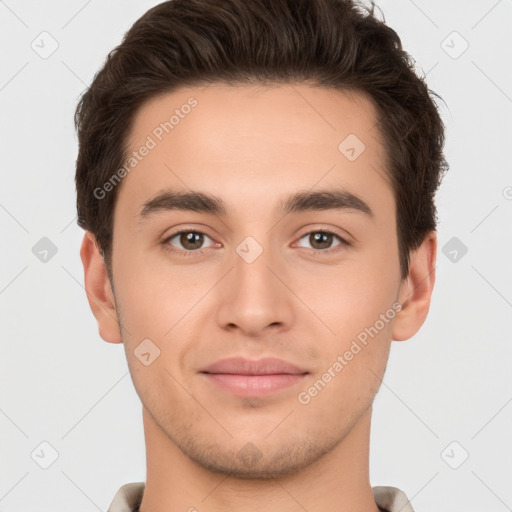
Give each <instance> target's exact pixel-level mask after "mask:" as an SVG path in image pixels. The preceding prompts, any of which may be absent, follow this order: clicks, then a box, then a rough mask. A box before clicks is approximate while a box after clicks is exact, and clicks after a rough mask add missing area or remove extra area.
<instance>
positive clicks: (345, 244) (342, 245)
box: [162, 229, 351, 256]
mask: <svg viewBox="0 0 512 512" xmlns="http://www.w3.org/2000/svg"><path fill="white" fill-rule="evenodd" d="M182 233H197V234H201V235H205V236H207V237H208V238H210V239H211V237H210V236H208V235H207V234H206V233H205V232H204V231H199V230H195V229H182V230H180V231H176V232H175V233H173V234H172V235H170V236H168V237H167V238H166V239H165V240H164V241H163V242H162V245H163V249H164V250H165V251H167V252H171V253H174V254H180V255H182V256H194V255H198V254H204V252H205V251H206V250H207V249H208V248H206V249H196V250H192V251H187V250H186V249H176V248H174V247H172V246H171V245H170V244H169V241H170V240H172V239H173V238H175V237H177V236H178V235H181V234H182ZM313 233H322V234H329V235H333V236H334V237H336V238H337V239H338V240H339V241H340V244H339V245H336V246H334V247H331V248H329V249H311V250H312V251H314V254H315V255H319V253H321V254H331V253H333V252H338V251H339V250H341V249H343V248H346V247H349V246H350V245H351V244H350V243H349V242H347V241H346V240H345V239H344V238H342V237H341V236H340V235H338V233H336V232H334V231H332V230H330V229H315V230H313V231H308V232H306V233H304V234H302V235H301V236H300V237H299V238H298V240H301V239H302V238H304V237H305V236H306V235H311V234H313ZM306 249H307V247H306Z"/></svg>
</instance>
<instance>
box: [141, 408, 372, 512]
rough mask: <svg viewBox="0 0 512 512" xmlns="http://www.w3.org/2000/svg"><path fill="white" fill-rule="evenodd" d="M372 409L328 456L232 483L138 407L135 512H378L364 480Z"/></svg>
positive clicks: (234, 480) (367, 483)
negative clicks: (142, 475)
mask: <svg viewBox="0 0 512 512" xmlns="http://www.w3.org/2000/svg"><path fill="white" fill-rule="evenodd" d="M371 413H372V408H371V407H370V408H369V409H368V410H367V411H366V412H365V413H364V414H363V415H362V416H361V417H360V419H359V421H358V422H357V423H356V424H355V425H354V426H353V428H352V429H351V430H350V432H349V433H348V434H347V436H346V437H345V438H344V439H343V440H342V441H341V442H340V443H339V444H338V445H337V446H336V447H335V448H334V449H333V450H332V451H330V452H329V453H327V454H325V455H323V456H322V457H320V458H319V459H318V460H317V461H316V462H315V463H313V464H311V465H309V466H307V467H305V468H303V469H302V470H301V471H299V472H297V473H295V474H293V475H288V476H285V477H279V478H269V479H247V478H234V477H230V476H226V475H222V474H218V473H214V472H212V471H210V470H208V469H206V468H204V467H202V466H200V465H199V464H197V463H196V462H195V461H193V460H191V459H190V458H189V457H187V456H186V455H184V454H183V452H182V451H181V450H180V449H179V448H178V447H177V446H176V445H175V444H174V443H173V442H172V441H171V440H170V439H169V438H168V437H167V436H166V435H165V433H164V432H163V431H162V430H161V429H160V427H159V426H158V424H157V423H156V422H155V421H154V419H153V417H152V416H151V414H150V413H149V412H148V411H147V409H145V408H143V421H144V433H145V440H146V464H147V476H146V487H145V491H144V496H143V499H142V503H141V506H140V512H168V511H169V510H183V511H190V512H202V511H206V510H207V511H208V512H221V511H226V510H235V509H236V510H237V512H256V511H260V510H265V511H266V512H296V511H297V512H298V511H301V512H303V511H304V510H308V511H309V512H313V511H315V510H322V512H340V511H347V512H348V511H350V512H363V511H364V512H379V508H378V507H377V504H376V503H375V500H374V498H373V493H372V489H371V486H370V481H369V468H368V466H369V442H370V423H371Z"/></svg>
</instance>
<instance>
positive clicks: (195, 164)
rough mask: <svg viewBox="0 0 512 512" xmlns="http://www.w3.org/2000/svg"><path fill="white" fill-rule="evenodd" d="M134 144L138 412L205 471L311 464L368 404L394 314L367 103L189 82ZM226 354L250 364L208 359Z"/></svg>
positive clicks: (126, 240)
mask: <svg viewBox="0 0 512 512" xmlns="http://www.w3.org/2000/svg"><path fill="white" fill-rule="evenodd" d="M191 98H193V99H191ZM186 105H189V107H187V106H186ZM176 111H177V112H176ZM173 114H175V118H174V119H172V120H171V123H172V127H171V125H170V124H168V125H165V124H161V123H165V122H166V121H169V118H170V116H171V115H173ZM163 127H165V128H163ZM148 137H149V138H148ZM347 137H348V138H347ZM363 144H364V146H363ZM129 145H130V149H131V151H136V152H138V155H139V156H138V157H136V158H137V162H136V163H135V164H134V162H132V164H134V165H133V167H132V168H131V169H130V171H129V172H127V174H126V176H125V177H124V179H123V181H122V183H121V184H120V185H118V186H119V187H120V190H119V196H118V202H117V204H116V209H115V214H114V237H113V254H112V261H113V285H114V292H115V305H116V311H117V315H118V319H119V322H120V324H121V330H122V339H123V343H124V347H125V349H126V356H127V360H128V364H129V368H130V371H131V375H132V378H133V382H134V386H135V388H136V390H137V393H138V394H139V396H140V399H141V401H142V404H143V406H144V408H145V409H146V411H147V412H148V413H149V415H150V416H151V418H152V421H154V423H155V425H157V426H158V428H159V429H161V431H162V432H163V433H164V434H165V436H167V438H168V439H169V440H170V441H171V442H172V443H173V444H174V445H176V446H177V447H179V449H180V450H181V451H182V452H183V453H185V454H186V455H188V456H189V457H190V458H191V459H192V460H194V461H196V462H197V463H199V464H200V465H202V466H203V467H205V468H209V469H212V470H215V471H218V472H221V473H226V474H227V473H228V472H229V473H231V474H232V475H239V476H246V477H247V476H252V477H258V476H259V477H268V476H278V475H285V474H289V473H291V472H293V471H296V470H299V469H300V468H303V467H306V466H307V465H309V464H311V463H312V462H314V461H316V460H318V459H319V458H320V457H321V456H322V455H324V454H325V453H327V452H329V451H330V450H331V449H333V447H335V446H336V445H338V444H339V443H340V442H341V441H342V440H343V439H344V438H345V436H347V434H348V433H349V432H350V431H351V429H352V428H353V427H354V426H355V425H356V424H357V423H358V421H359V420H360V419H361V418H362V417H363V415H364V414H365V413H366V412H367V411H368V410H369V408H371V403H372V401H373V399H374V396H375V394H376V392H377V390H378V387H379V384H380V379H381V378H382V376H383V373H384V370H385V365H386V361H387V357H388V352H389V347H390V342H391V339H392V326H393V322H394V317H395V315H396V313H397V307H396V304H397V303H396V301H397V300H398V299H399V293H400V287H401V280H400V268H399V257H398V243H397V234H396V217H395V202H394V195H393V191H392V189H391V187H390V184H389V181H388V179H387V177H386V171H385V169H384V162H385V150H384V148H383V146H382V143H381V142H380V139H379V134H378V131H377V127H376V111H375V109H374V107H373V105H372V103H371V102H370V101H369V100H368V99H367V98H366V97H364V96H363V95H361V94H359V93H346V92H343V93H342V92H339V91H334V90H328V89H325V88H313V87H309V86H307V85H293V86H291V85H282V86H272V87H253V86H240V87H233V86H224V85H213V84H212V85H210V86H208V87H207V88H202V87H197V88H195V87H194V88H183V89H180V90H178V91H175V92H173V93H170V94H166V95H162V96H160V97H158V98H154V99H152V100H151V101H150V102H149V103H147V104H146V105H145V106H144V107H143V108H142V109H141V110H140V111H139V112H138V114H137V116H136V119H135V122H134V125H133V129H132V132H131V134H130V137H129ZM143 146H146V148H148V150H147V151H144V150H140V148H141V147H143ZM143 153H144V155H143V156H142V154H143ZM171 193H173V194H175V195H174V196H172V195H169V194H171ZM180 193H188V194H193V193H201V194H203V195H204V196H200V198H202V199H201V200H199V199H197V197H196V198H195V200H194V198H193V197H188V199H186V200H185V199H179V194H180ZM321 193H323V195H322V194H321ZM165 194H167V196H166V195H165ZM301 194H302V195H301ZM315 194H316V195H315ZM205 196H211V198H212V199H211V200H210V199H209V198H205ZM294 198H295V199H294ZM293 199H294V200H293ZM229 358H242V361H241V362H240V361H238V363H237V362H236V361H235V363H234V365H233V366H224V367H221V366H217V367H215V366H212V365H214V364H215V363H218V362H219V361H221V360H225V359H229ZM264 358H276V359H280V360H282V361H284V362H285V363H288V364H289V365H293V369H290V368H291V367H290V366H273V364H271V363H268V362H267V364H262V365H260V366H258V364H257V362H260V361H263V359H264ZM243 360H245V362H244V361H243ZM255 362H256V363H255ZM263 363H265V361H263ZM207 371H209V372H210V373H207ZM247 373H252V375H251V376H248V375H247ZM242 374H245V375H242ZM255 374H257V375H255ZM270 374H272V375H270Z"/></svg>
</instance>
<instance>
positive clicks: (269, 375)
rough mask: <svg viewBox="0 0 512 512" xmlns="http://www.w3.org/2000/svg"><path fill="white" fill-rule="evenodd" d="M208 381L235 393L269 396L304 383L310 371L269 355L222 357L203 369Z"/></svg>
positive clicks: (239, 394) (238, 394) (236, 394)
mask: <svg viewBox="0 0 512 512" xmlns="http://www.w3.org/2000/svg"><path fill="white" fill-rule="evenodd" d="M200 373H201V374H202V375H204V376H205V377H206V378H207V379H208V381H210V382H212V383H214V384H216V385H217V386H218V387H220V388H221V389H223V390H224V391H228V392H229V393H231V394H233V395H235V396H246V397H247V396H253V397H257V396H266V395H269V394H272V393H276V392H277V391H280V390H282V389H284V388H288V387H290V386H293V385H296V384H298V383H299V382H301V381H302V380H303V379H304V377H305V376H306V375H307V374H308V373H309V372H308V371H307V370H304V369H302V368H299V367H298V366H296V365H294V364H292V363H289V362H287V361H283V360H282V359H276V358H273V357H265V358H263V359H258V360H251V359H245V358H243V357H232V358H228V359H221V360H219V361H217V362H215V363H213V364H211V365H209V366H208V367H206V368H205V369H204V370H202V371H201V372H200Z"/></svg>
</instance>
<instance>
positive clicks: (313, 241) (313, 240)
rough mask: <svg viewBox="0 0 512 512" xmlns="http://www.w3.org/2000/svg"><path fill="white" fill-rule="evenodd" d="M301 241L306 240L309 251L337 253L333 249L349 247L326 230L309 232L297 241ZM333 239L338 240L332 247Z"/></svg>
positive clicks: (334, 234) (338, 237)
mask: <svg viewBox="0 0 512 512" xmlns="http://www.w3.org/2000/svg"><path fill="white" fill-rule="evenodd" d="M303 239H306V241H307V242H308V243H309V244H310V245H309V249H316V250H319V251H323V252H330V251H331V250H333V251H337V250H338V249H335V247H338V246H348V245H350V244H349V243H348V242H347V241H346V240H345V239H344V238H342V237H341V236H339V235H338V234H336V233H334V232H333V231H330V230H328V229H327V230H326V229H322V230H318V231H310V232H309V233H306V234H305V235H303V236H301V237H300V239H299V241H300V240H303ZM334 239H338V241H339V242H338V243H337V244H335V245H334V246H333V245H332V244H333V240H334Z"/></svg>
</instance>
